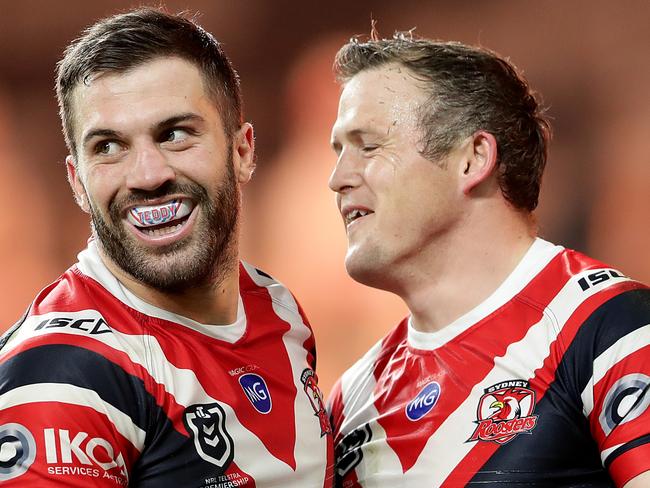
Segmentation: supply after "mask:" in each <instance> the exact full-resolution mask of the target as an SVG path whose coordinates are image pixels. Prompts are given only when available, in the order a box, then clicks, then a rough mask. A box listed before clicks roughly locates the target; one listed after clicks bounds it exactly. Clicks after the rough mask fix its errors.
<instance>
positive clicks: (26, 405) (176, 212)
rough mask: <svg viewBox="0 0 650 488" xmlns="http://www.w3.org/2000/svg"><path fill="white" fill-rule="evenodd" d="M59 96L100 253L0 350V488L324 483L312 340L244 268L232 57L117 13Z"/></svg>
mask: <svg viewBox="0 0 650 488" xmlns="http://www.w3.org/2000/svg"><path fill="white" fill-rule="evenodd" d="M57 95H58V99H59V103H60V107H61V118H62V121H63V131H64V135H65V138H66V142H67V144H68V147H69V149H70V156H68V158H67V159H66V166H67V171H68V178H69V181H70V184H71V186H72V189H73V191H74V195H75V198H76V200H77V203H78V204H79V206H80V207H81V208H82V209H83V210H84V211H85V212H87V213H89V214H90V216H91V221H92V228H93V238H92V239H91V240H90V242H89V245H88V248H87V249H85V250H84V251H82V252H81V253H80V254H79V261H78V262H77V263H76V264H75V265H74V266H73V267H71V268H70V269H69V270H68V271H66V272H65V273H64V274H63V275H62V276H61V277H60V278H59V279H58V280H57V281H56V282H54V283H53V284H51V285H49V286H48V287H46V288H45V289H44V290H43V291H42V292H41V293H40V294H39V295H38V296H37V297H36V299H35V300H34V302H33V303H32V305H31V306H30V307H29V309H28V311H27V312H26V314H25V316H24V317H23V319H21V320H20V321H19V323H17V324H16V325H15V326H14V327H12V328H11V329H10V330H9V331H8V332H7V334H5V336H3V338H2V340H1V342H0V481H2V482H3V483H4V484H3V486H4V485H5V484H6V485H7V486H39V487H41V486H42V487H45V486H101V487H113V486H126V485H128V486H138V487H149V486H156V487H179V486H183V487H215V488H216V487H218V488H226V487H230V486H295V487H301V488H302V487H315V488H321V487H324V486H329V485H330V484H331V477H332V470H331V464H332V453H331V449H332V442H331V429H330V428H329V424H328V422H327V418H326V417H325V411H324V408H323V402H322V397H321V394H320V391H319V390H318V386H317V381H316V375H315V373H314V368H315V349H314V340H313V334H312V332H311V329H310V327H309V324H308V322H307V320H306V318H305V317H304V315H303V313H302V311H301V309H300V307H299V305H298V304H297V303H296V301H295V300H294V298H293V297H292V295H291V293H290V292H289V291H288V290H287V289H285V288H284V287H283V286H282V285H280V284H279V283H278V282H276V281H275V280H273V279H272V278H271V277H270V276H268V275H267V274H265V273H264V272H262V271H260V270H258V269H256V268H254V267H253V266H250V265H249V264H246V263H244V262H242V261H240V258H239V250H238V233H239V211H240V200H241V193H240V186H241V185H243V184H245V183H247V182H248V181H249V179H250V177H251V174H252V172H253V169H254V156H253V129H252V126H251V125H250V124H248V123H246V122H243V120H242V113H241V99H240V91H239V82H238V78H237V75H236V73H235V71H234V70H233V68H232V66H231V64H230V62H229V60H228V58H227V57H226V55H225V54H224V53H223V51H222V49H221V47H220V45H219V43H218V42H217V41H216V40H215V39H214V38H213V37H212V36H211V35H210V34H208V33H206V32H205V31H204V30H203V29H201V28H200V27H199V26H197V25H196V24H194V23H193V22H191V21H189V20H187V19H185V18H183V17H180V16H173V15H168V14H166V13H163V12H161V11H159V10H156V9H143V10H136V11H133V12H129V13H126V14H122V15H117V16H114V17H111V18H108V19H105V20H102V21H100V22H98V23H97V24H95V25H94V26H92V27H91V28H89V29H88V30H87V31H85V32H84V34H83V36H82V37H81V38H80V39H78V40H77V41H75V42H74V43H73V44H71V45H70V46H69V47H68V49H67V50H66V52H65V56H64V58H63V60H62V61H61V62H60V63H59V66H58V72H57Z"/></svg>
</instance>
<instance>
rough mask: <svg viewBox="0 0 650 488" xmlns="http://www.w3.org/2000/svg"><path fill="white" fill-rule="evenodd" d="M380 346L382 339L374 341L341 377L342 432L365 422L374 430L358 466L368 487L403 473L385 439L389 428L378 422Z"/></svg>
mask: <svg viewBox="0 0 650 488" xmlns="http://www.w3.org/2000/svg"><path fill="white" fill-rule="evenodd" d="M381 346H382V343H381V341H380V342H378V343H377V344H375V345H374V346H373V347H372V348H371V349H370V350H369V351H368V352H367V353H366V354H365V355H364V356H363V357H362V358H361V359H360V360H359V361H358V362H357V363H356V364H355V365H354V366H352V368H350V369H349V370H347V371H346V372H345V373H344V374H343V376H342V377H341V394H342V397H343V424H342V425H341V426H340V429H339V430H340V432H341V433H342V434H343V435H345V434H349V433H350V432H351V431H352V430H354V429H355V428H356V427H358V426H360V425H364V424H369V426H370V429H371V430H372V438H371V440H370V442H369V443H367V444H365V445H363V446H362V448H361V449H362V451H363V462H362V463H361V464H359V465H358V466H357V467H356V471H357V473H358V478H359V479H368V481H366V482H365V484H364V486H367V487H369V488H381V487H382V486H384V481H385V480H386V479H387V478H388V477H389V475H390V474H391V473H401V472H402V464H401V463H400V460H399V458H398V457H397V454H395V451H393V449H392V448H391V447H390V446H389V445H388V444H387V443H386V442H385V439H386V437H387V435H386V431H385V430H384V428H383V427H382V426H381V425H380V424H379V422H377V421H376V419H377V418H378V417H379V412H377V409H376V408H375V403H374V402H375V395H374V388H375V385H376V381H375V376H374V373H373V371H374V366H375V362H376V360H377V355H378V354H379V352H380V351H381V350H382V347H381ZM353 412H354V413H353ZM371 460H372V462H371ZM380 460H381V462H380ZM373 477H375V478H374V479H373ZM371 480H372V481H371Z"/></svg>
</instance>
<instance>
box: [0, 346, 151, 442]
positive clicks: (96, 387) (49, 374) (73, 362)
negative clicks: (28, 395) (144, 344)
mask: <svg viewBox="0 0 650 488" xmlns="http://www.w3.org/2000/svg"><path fill="white" fill-rule="evenodd" d="M88 371H92V372H93V374H88ZM40 383H63V384H68V385H74V386H78V387H81V388H87V389H89V390H92V391H94V392H96V393H97V394H98V395H99V396H100V397H101V398H102V399H103V400H104V401H105V402H107V403H109V404H111V405H113V406H114V407H115V408H117V409H118V410H120V411H122V412H123V413H125V414H126V415H128V416H129V417H130V418H131V420H132V421H133V423H134V424H135V425H137V426H138V427H139V428H140V429H142V430H144V431H148V430H149V429H148V427H149V425H148V420H147V415H146V412H147V411H146V409H143V408H142V406H143V405H146V406H147V408H154V409H159V408H160V407H158V406H157V405H156V401H155V398H153V396H151V395H150V394H149V393H148V392H147V390H146V389H145V386H144V382H143V381H142V380H141V379H140V378H138V377H137V376H133V375H131V374H129V373H127V372H126V371H124V370H123V369H122V368H121V367H120V366H118V365H117V364H115V363H113V362H111V361H109V360H108V359H106V358H105V357H104V356H102V355H101V354H98V353H96V352H93V351H90V350H88V349H84V348H82V347H78V346H73V345H68V344H48V345H42V346H37V347H33V348H31V349H27V350H25V351H22V352H20V353H19V354H17V355H16V356H13V357H12V358H10V359H9V360H7V361H5V362H4V363H3V364H0V395H1V394H3V393H6V392H7V391H10V390H13V389H14V388H18V387H20V386H25V385H32V384H40ZM64 401H65V400H64Z"/></svg>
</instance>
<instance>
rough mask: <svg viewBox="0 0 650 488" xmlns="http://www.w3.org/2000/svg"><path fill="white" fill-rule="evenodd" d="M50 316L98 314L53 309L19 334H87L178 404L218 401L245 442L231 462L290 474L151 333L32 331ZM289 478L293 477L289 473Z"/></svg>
mask: <svg viewBox="0 0 650 488" xmlns="http://www.w3.org/2000/svg"><path fill="white" fill-rule="evenodd" d="M53 316H57V317H61V316H65V317H71V318H82V317H83V318H91V317H92V318H99V317H101V314H99V313H98V312H97V311H96V310H83V311H81V312H55V313H48V314H44V315H40V316H30V317H28V318H27V320H25V322H24V323H23V325H22V327H21V329H22V330H21V337H23V338H25V337H28V336H30V335H31V336H37V335H43V334H47V333H53V332H55V333H58V334H70V335H76V336H84V337H91V338H92V339H94V340H97V341H99V342H102V343H103V344H105V345H107V346H109V347H111V348H112V349H115V350H116V351H121V352H123V353H125V354H127V355H128V357H129V359H130V360H131V362H133V363H134V364H137V365H139V366H141V367H142V368H144V369H145V370H146V371H147V372H148V373H149V374H150V375H151V376H152V378H153V379H154V380H155V381H156V382H157V383H159V384H161V385H163V386H164V388H165V391H166V392H167V393H169V394H170V395H172V396H173V397H174V400H175V401H176V402H177V403H178V404H180V405H181V406H183V407H188V406H190V405H193V404H203V403H219V405H221V407H223V409H224V410H225V411H226V428H227V430H228V431H229V432H230V435H231V436H232V437H233V438H234V439H237V442H238V443H242V444H243V445H245V446H247V452H245V453H242V452H241V450H239V451H235V454H236V457H235V459H234V462H235V463H237V465H238V466H239V467H240V468H241V469H242V470H244V471H245V472H247V473H249V474H251V475H252V476H253V477H255V476H256V473H258V472H259V469H255V465H256V459H264V460H265V468H264V470H265V474H268V477H269V479H275V478H279V477H281V476H290V475H292V474H293V470H292V469H291V467H290V466H288V465H287V464H285V463H284V462H282V461H280V460H278V459H277V458H275V457H274V456H272V455H270V454H269V452H268V450H267V449H266V447H265V446H264V443H263V442H262V441H261V440H260V439H259V438H258V437H257V436H256V435H255V434H254V433H252V432H250V431H249V430H248V429H246V428H245V427H244V426H243V425H242V424H241V423H240V422H239V420H238V418H237V413H236V412H235V410H233V408H232V407H231V406H230V405H228V404H227V403H224V402H221V401H217V400H216V399H214V398H212V397H211V396H209V395H208V394H207V393H206V391H205V390H204V389H203V386H202V385H201V383H200V382H199V380H198V379H197V377H196V375H195V373H194V372H193V371H192V370H189V369H182V368H177V367H175V366H174V365H173V364H171V363H170V362H169V360H168V359H167V358H166V357H165V354H164V351H163V349H162V347H161V346H160V343H159V342H158V340H157V339H156V338H155V337H154V336H151V335H135V334H133V335H131V334H123V333H121V332H119V331H117V330H115V329H113V333H111V334H99V335H95V336H89V335H88V333H87V332H85V331H82V330H78V329H71V328H70V327H63V328H56V329H41V330H38V331H33V328H34V327H35V326H36V325H38V324H39V323H41V322H42V321H43V320H45V319H46V318H48V317H53ZM17 344H18V341H15V342H14V343H12V347H15V346H16V345H17ZM143 358H148V360H149V361H150V362H151V364H145V362H144V361H143ZM3 396H4V395H3ZM35 398H39V399H42V398H43V397H42V396H41V395H40V394H39V395H35ZM53 401H56V400H53ZM98 405H100V404H98ZM109 418H110V419H111V421H113V420H114V417H112V416H111V417H109ZM237 454H238V455H239V456H237ZM291 479H292V480H294V478H293V477H292V478H291Z"/></svg>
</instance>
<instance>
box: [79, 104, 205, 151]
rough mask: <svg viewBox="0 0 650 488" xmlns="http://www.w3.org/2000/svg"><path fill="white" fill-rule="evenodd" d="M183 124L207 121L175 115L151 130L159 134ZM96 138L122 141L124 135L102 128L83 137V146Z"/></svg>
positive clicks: (190, 113)
mask: <svg viewBox="0 0 650 488" xmlns="http://www.w3.org/2000/svg"><path fill="white" fill-rule="evenodd" d="M181 122H205V119H204V118H203V117H201V116H200V115H198V114H195V113H192V112H188V113H184V114H179V115H173V116H171V117H168V118H166V119H165V120H162V121H160V122H157V123H156V124H154V125H153V126H152V127H151V129H152V130H153V131H155V132H157V131H161V130H164V129H167V128H169V127H173V126H175V125H177V124H179V123H181ZM95 137H111V138H116V139H120V138H122V137H123V135H122V133H121V132H119V131H116V130H113V129H102V128H97V129H91V130H89V131H88V132H87V133H86V135H85V136H84V137H83V141H82V146H86V145H87V144H88V142H89V141H90V140H92V139H93V138H95Z"/></svg>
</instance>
